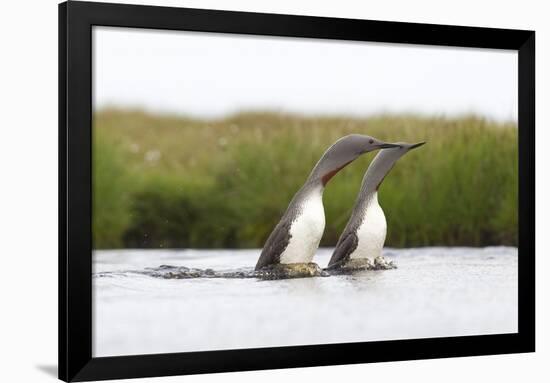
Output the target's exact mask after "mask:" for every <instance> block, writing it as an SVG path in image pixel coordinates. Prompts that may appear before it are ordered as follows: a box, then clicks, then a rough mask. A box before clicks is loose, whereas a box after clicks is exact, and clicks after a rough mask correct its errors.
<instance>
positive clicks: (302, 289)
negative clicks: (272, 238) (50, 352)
mask: <svg viewBox="0 0 550 383" xmlns="http://www.w3.org/2000/svg"><path fill="white" fill-rule="evenodd" d="M259 253H260V250H116V251H115V250H110V251H94V254H93V272H94V278H93V315H94V317H93V355H94V356H115V355H129V354H149V353H166V352H185V351H204V350H221V349H238V348H251V347H274V346H289V345H304V344H323V343H341V342H360V341H374V340H390V339H407V338H424V337H447V336H462V335H481V334H497V333H515V332H517V316H518V310H517V302H518V299H517V249H516V248H512V247H489V248H456V247H455V248H448V247H447V248H445V247H439V248H436V247H432V248H417V249H399V250H397V249H385V250H384V256H385V257H387V258H388V259H390V260H392V261H394V262H395V263H396V264H397V266H398V268H397V269H395V270H384V271H364V272H360V273H356V274H353V275H338V276H330V277H317V278H303V279H291V280H274V281H265V280H257V279H250V278H248V279H223V278H214V279H212V278H210V279H209V278H196V279H161V278H154V277H151V276H147V275H143V274H139V273H134V272H132V271H133V270H137V271H142V270H144V269H145V268H146V267H158V266H160V265H163V264H164V265H174V266H187V267H196V268H202V269H205V268H212V269H214V270H216V271H231V270H235V269H240V268H249V269H251V268H252V266H253V265H254V264H255V262H256V260H257V258H258V256H259ZM330 255H331V249H319V250H318V254H317V256H316V258H315V261H316V262H317V263H319V265H321V266H325V265H326V264H327V262H328V259H329V258H330Z"/></svg>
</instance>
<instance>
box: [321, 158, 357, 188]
mask: <svg viewBox="0 0 550 383" xmlns="http://www.w3.org/2000/svg"><path fill="white" fill-rule="evenodd" d="M349 163H351V161H349V162H346V163H345V164H344V165H342V166H340V167H339V168H336V169H334V170H331V171H330V172H328V173H327V174H325V175H324V176H323V177H321V182H323V186H325V185H326V184H327V183H328V181H330V179H331V178H332V177H334V175H335V174H336V173H338V172H339V171H340V170H342V169H343V168H345V167H346V166H347V165H348V164H349Z"/></svg>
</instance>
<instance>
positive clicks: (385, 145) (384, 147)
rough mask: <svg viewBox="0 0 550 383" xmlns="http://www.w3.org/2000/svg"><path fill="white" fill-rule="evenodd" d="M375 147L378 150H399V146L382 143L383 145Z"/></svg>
mask: <svg viewBox="0 0 550 383" xmlns="http://www.w3.org/2000/svg"><path fill="white" fill-rule="evenodd" d="M376 147H377V148H379V149H387V148H400V147H401V145H397V144H388V143H383V144H379V145H376Z"/></svg>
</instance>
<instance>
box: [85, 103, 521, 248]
mask: <svg viewBox="0 0 550 383" xmlns="http://www.w3.org/2000/svg"><path fill="white" fill-rule="evenodd" d="M93 123H94V127H93V133H94V134H93V138H94V140H93V142H94V147H93V196H94V200H93V244H94V247H95V248H119V247H166V248H171V247H198V248H204V247H207V248H208V247H214V248H215V247H232V248H239V247H261V246H262V245H263V243H264V241H265V239H266V238H267V236H268V235H269V233H270V231H271V230H272V228H273V227H274V225H275V224H276V223H277V221H278V219H279V218H280V216H281V214H282V213H283V212H284V210H285V209H286V207H287V205H288V203H289V201H290V199H291V198H292V196H293V195H294V193H295V192H296V191H297V190H298V189H299V188H300V186H301V185H302V184H303V182H304V181H305V179H306V177H307V176H308V174H309V172H310V171H311V168H312V167H313V165H314V164H315V163H316V161H317V160H318V159H319V157H320V156H321V154H322V153H323V152H324V150H325V149H326V148H327V147H328V146H329V145H330V144H332V143H333V142H334V141H335V140H337V139H338V138H339V137H341V136H343V135H346V134H350V133H363V134H369V135H372V136H374V137H377V138H379V139H382V140H387V141H407V142H417V141H428V143H427V144H426V145H425V146H423V147H422V148H420V149H418V150H415V151H414V152H411V153H409V154H407V156H405V157H404V158H403V159H401V160H400V161H399V162H398V163H397V164H396V166H395V167H394V169H393V170H392V172H391V173H390V174H389V175H388V177H386V179H385V181H384V183H383V184H382V186H381V187H380V192H379V199H380V203H381V205H382V207H383V209H384V211H385V213H386V218H387V221H388V236H387V240H386V245H387V246H394V247H403V246H427V245H444V246H458V245H464V246H485V245H517V186H518V184H517V182H518V178H517V175H518V174H517V172H518V170H517V154H518V152H517V151H518V148H517V128H516V126H515V124H512V123H494V122H491V121H487V120H484V119H482V118H478V117H475V116H464V117H461V118H443V117H441V118H440V117H433V118H427V117H419V116H414V115H397V116H395V115H380V116H374V117H369V118H366V119H357V118H348V117H345V116H337V117H303V116H297V115H288V114H278V113H270V112H247V113H240V114H236V115H233V116H229V117H227V118H224V119H217V120H199V119H192V118H184V117H175V116H165V115H152V114H147V113H144V112H141V111H132V110H116V109H108V110H102V111H99V112H98V113H96V114H95V116H94V121H93ZM373 156H374V154H369V155H366V156H363V157H361V158H359V159H358V160H356V161H355V162H354V163H352V164H350V165H349V166H348V167H347V168H345V169H344V170H342V171H341V172H340V173H339V174H338V175H337V176H336V177H335V178H334V179H333V180H332V181H331V182H330V183H329V184H328V186H327V188H326V191H325V196H324V204H325V212H326V222H327V223H326V230H325V235H324V237H323V240H322V242H321V245H323V246H329V245H334V243H335V242H336V240H337V239H338V236H339V234H340V232H341V230H342V229H343V227H344V225H345V224H346V222H347V219H348V218H349V214H350V212H351V209H352V207H353V203H354V200H355V196H356V194H357V192H358V190H359V186H360V183H361V179H362V177H363V174H364V172H365V170H366V169H367V167H368V164H369V162H370V161H371V159H372V158H373Z"/></svg>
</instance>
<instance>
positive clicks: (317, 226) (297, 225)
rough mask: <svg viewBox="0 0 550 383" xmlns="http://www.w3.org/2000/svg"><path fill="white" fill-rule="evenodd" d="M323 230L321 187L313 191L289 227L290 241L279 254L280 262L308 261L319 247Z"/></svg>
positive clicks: (323, 210) (323, 215)
mask: <svg viewBox="0 0 550 383" xmlns="http://www.w3.org/2000/svg"><path fill="white" fill-rule="evenodd" d="M324 231H325V209H324V208H323V194H322V190H321V188H319V190H315V191H313V192H312V193H311V194H310V196H309V198H307V199H306V200H305V201H304V203H303V205H302V209H301V214H300V215H299V216H298V217H296V219H295V220H294V222H293V223H292V225H291V227H290V234H291V235H292V237H291V238H290V242H289V244H288V246H287V247H286V249H285V251H284V252H283V253H282V254H281V258H280V260H281V263H286V264H288V263H308V262H311V261H312V260H313V256H314V255H315V252H316V251H317V248H318V247H319V242H320V241H321V237H322V236H323V232H324Z"/></svg>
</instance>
